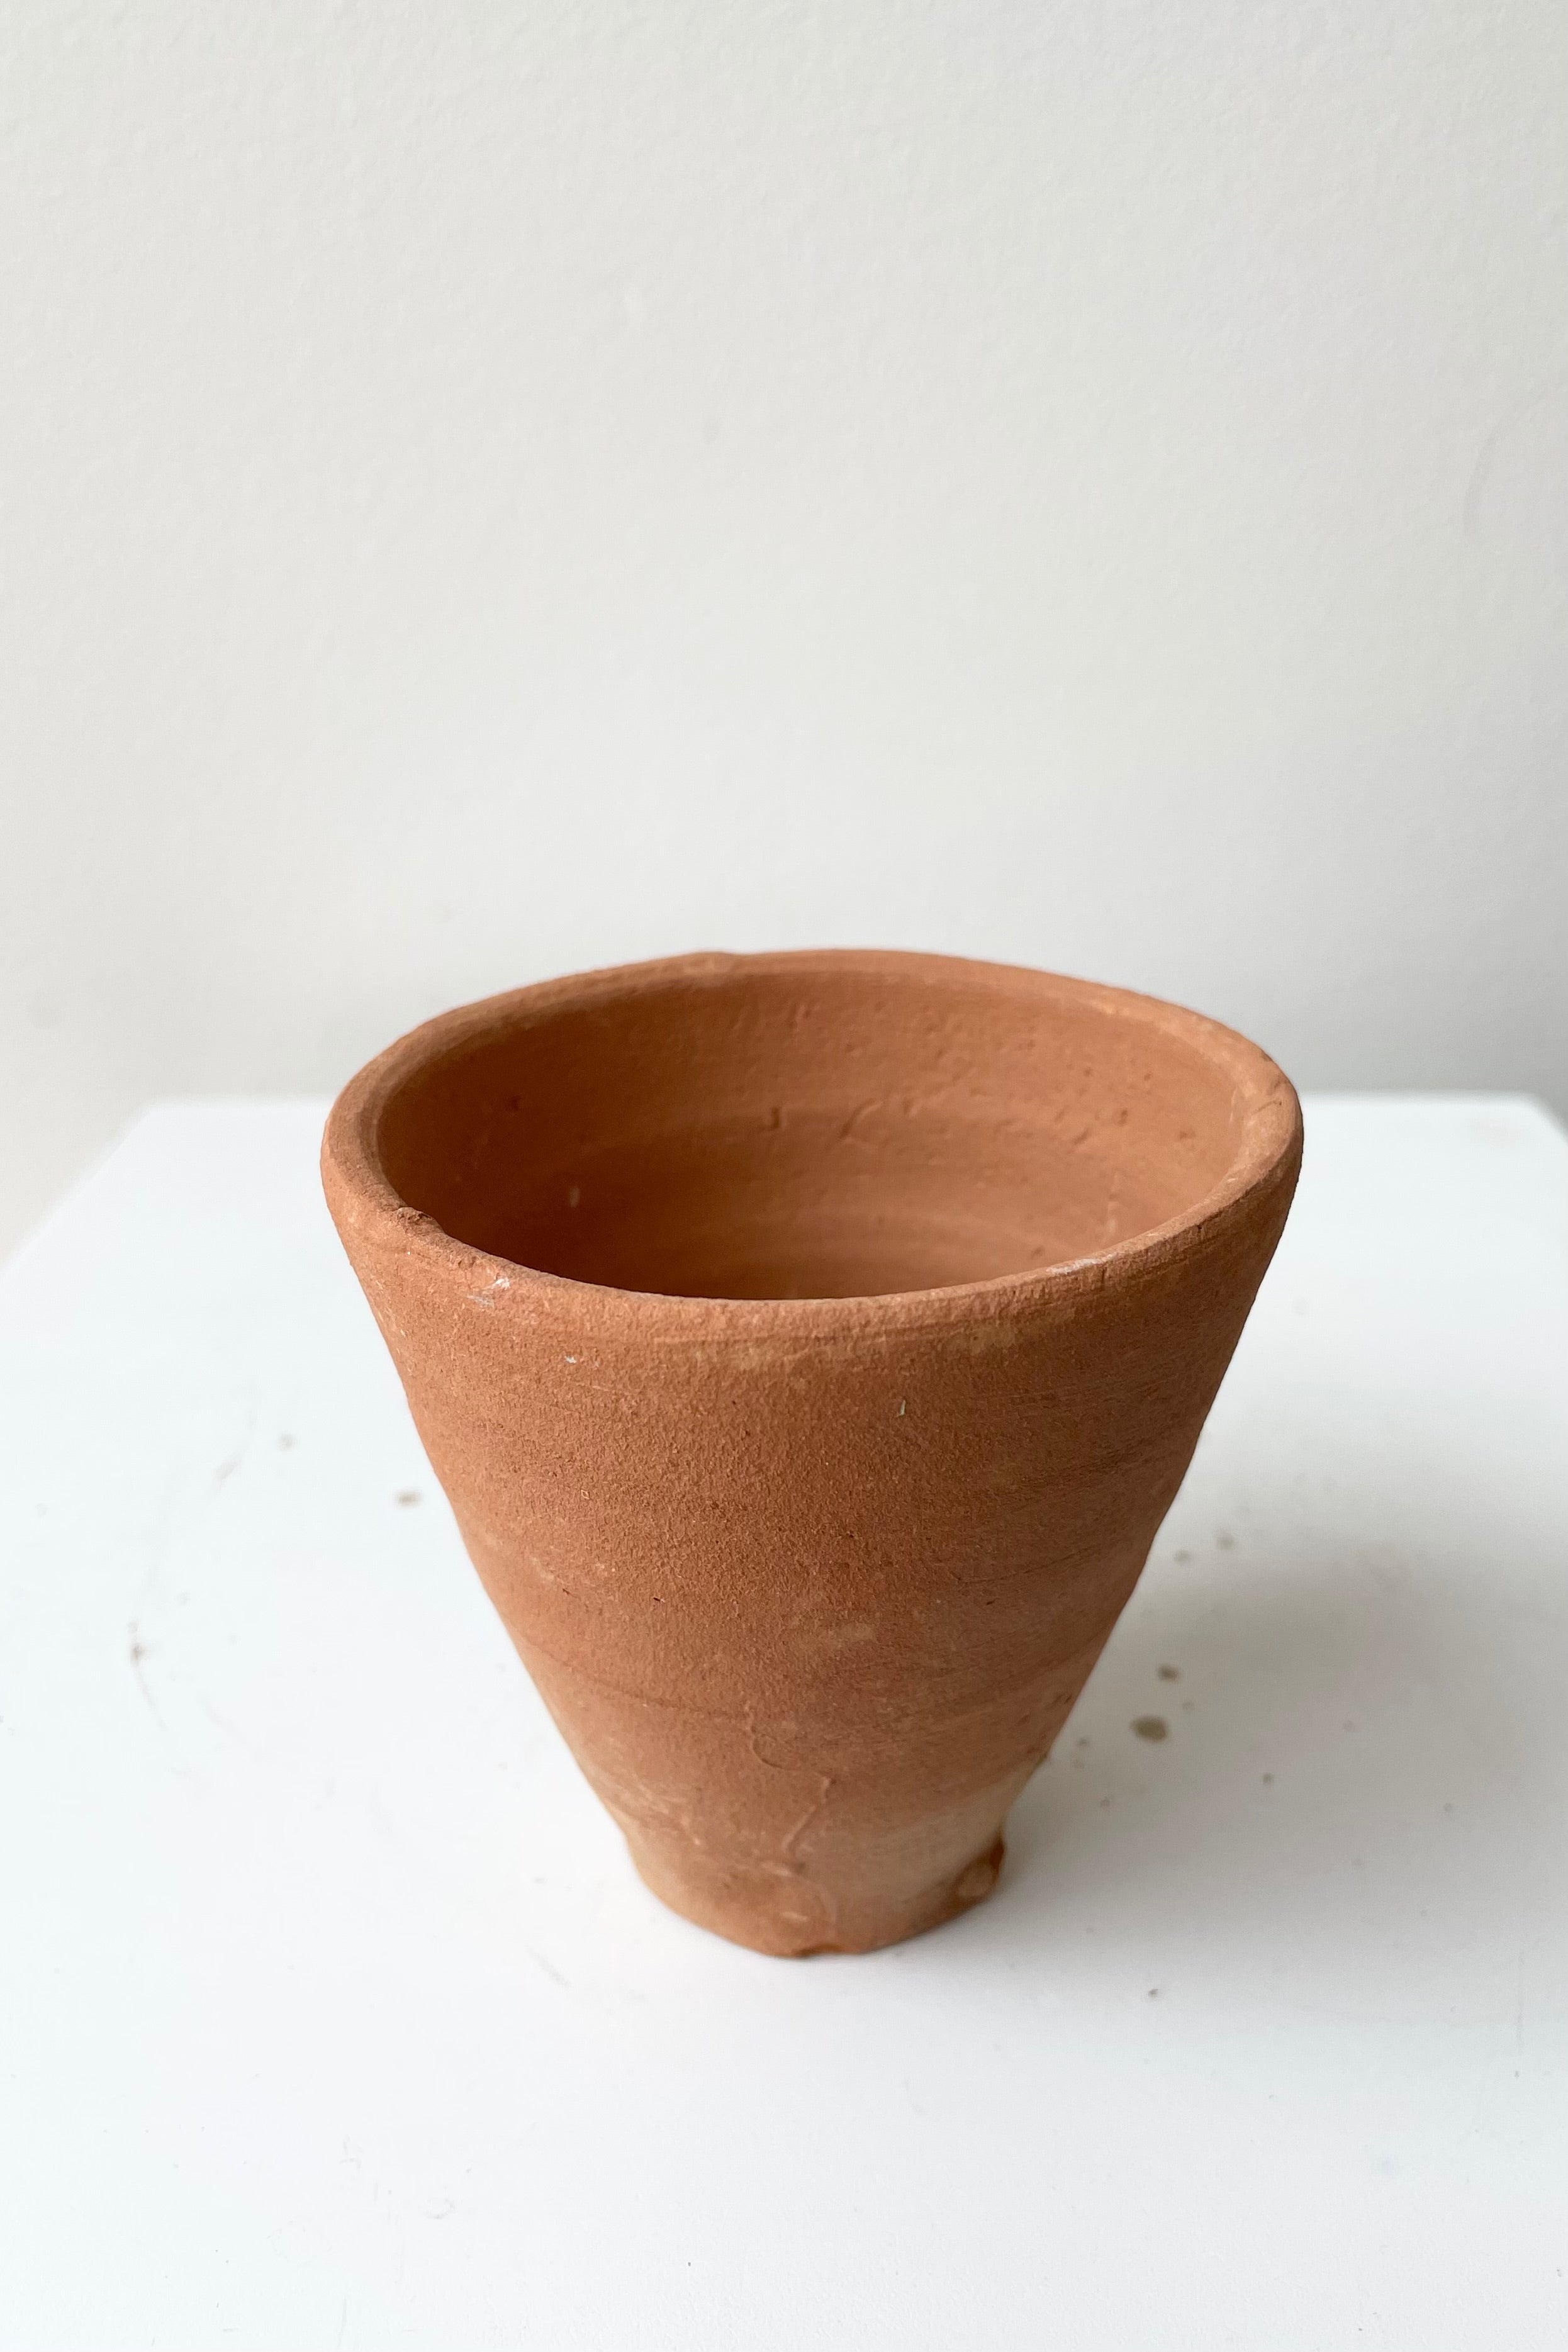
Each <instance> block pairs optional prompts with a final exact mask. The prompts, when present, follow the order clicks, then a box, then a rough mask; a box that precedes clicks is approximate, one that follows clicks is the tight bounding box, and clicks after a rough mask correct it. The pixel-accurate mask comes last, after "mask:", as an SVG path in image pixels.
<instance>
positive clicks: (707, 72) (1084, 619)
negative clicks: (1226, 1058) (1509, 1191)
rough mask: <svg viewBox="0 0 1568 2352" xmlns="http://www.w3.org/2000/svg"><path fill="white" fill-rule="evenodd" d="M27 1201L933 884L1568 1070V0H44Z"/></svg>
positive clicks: (936, 937) (23, 148)
mask: <svg viewBox="0 0 1568 2352" xmlns="http://www.w3.org/2000/svg"><path fill="white" fill-rule="evenodd" d="M3 35H4V39H5V45H6V49H7V54H6V55H5V58H4V59H3V61H0V112H3V115H4V165H3V170H4V184H3V186H0V236H3V238H4V241H5V273H4V293H3V297H0V304H3V307H0V320H3V331H0V466H3V467H4V472H5V525H4V562H5V579H4V589H3V599H4V602H3V609H0V658H3V665H4V691H3V695H0V728H3V733H4V740H3V742H0V761H3V768H0V775H3V789H4V793H5V809H4V812H3V823H0V958H3V972H4V988H3V1008H0V1055H3V1066H0V1086H3V1088H4V1094H3V1099H4V1102H5V1159H4V1166H5V1175H4V1186H5V1190H4V1197H3V1202H0V1208H3V1212H4V1220H5V1231H7V1232H10V1231H15V1230H16V1226H17V1224H18V1223H20V1221H21V1220H23V1219H24V1218H25V1217H26V1216H27V1215H28V1214H30V1213H33V1212H34V1211H36V1209H37V1207H38V1206H39V1205H40V1204H41V1203H42V1202H43V1201H44V1200H45V1199H46V1198H47V1195H48V1193H49V1192H51V1190H52V1189H53V1188H54V1187H55V1186H56V1185H57V1184H58V1182H59V1181H62V1180H63V1179H64V1178H65V1177H66V1176H67V1175H68V1173H69V1172H70V1171H72V1170H73V1169H74V1167H75V1166H76V1165H77V1164H78V1163H79V1161H80V1160H81V1159H82V1158H83V1157H84V1156H85V1155H86V1154H87V1153H89V1151H90V1150H93V1149H94V1148H96V1146H97V1145H98V1144H99V1143H100V1140H101V1139H103V1138H104V1137H105V1136H106V1135H107V1134H108V1133H109V1132H110V1130H112V1129H113V1128H114V1127H115V1125H116V1124H117V1123H118V1122H119V1121H120V1120H121V1118H122V1117H123V1116H124V1115H125V1114H126V1113H127V1112H128V1111H129V1110H130V1109H131V1108H132V1107H133V1106H134V1105H135V1104H137V1103H138V1102H140V1101H142V1099H144V1098H145V1097H149V1096H153V1095H157V1094H164V1093H170V1092H181V1093H184V1092H191V1091H205V1090H209V1089H220V1088H221V1089H235V1088H246V1089H289V1090H298V1089H304V1088H315V1087H321V1088H325V1087H331V1086H332V1085H333V1084H334V1083H335V1082H336V1081H338V1080H339V1079H341V1078H342V1076H345V1075H346V1074H347V1072H348V1071H349V1070H350V1068H351V1067H352V1066H353V1065H354V1064H355V1063H356V1062H357V1061H358V1060H359V1059H361V1058H363V1055H366V1054H367V1053H369V1052H370V1051H371V1050H372V1049H373V1048H374V1047H375V1046H377V1045H380V1044H382V1043H383V1042H384V1040H385V1039H386V1038H388V1037H389V1036H391V1035H392V1034H394V1033H395V1031H397V1030H398V1029H400V1028H402V1027H404V1026H405V1025H407V1024H409V1023H411V1022H412V1021H414V1020H415V1019H416V1018H417V1017H419V1016H420V1015H422V1014H424V1013H428V1012H431V1011H434V1010H435V1009H437V1007H438V1006H441V1005H443V1004H446V1003H451V1002H453V1001H455V1000H457V999H459V998H461V997H464V996H468V995H472V994H476V993H479V992H484V991H488V990H491V989H495V988H500V987H502V986H506V985H509V984H511V983H513V982H518V981H520V980H522V979H525V978H530V977H533V976H536V975H539V974H542V973H545V972H549V971H556V970H560V969H566V968H570V967H573V966H577V965H582V964H585V963H592V962H596V961H610V960H615V959H618V958H621V957H628V956H637V955H644V954H650V953H655V952H658V951H662V950H674V949H678V948H682V947H687V946H691V945H698V944H702V945H712V944H717V945H731V946H747V945H755V944H763V943H767V942H773V943H791V942H801V941H810V940H835V941H845V942H862V941H889V942H895V943H905V944H917V945H930V946H940V947H946V948H951V949H957V950H969V951H973V952H977V953H981V954H988V955H995V956H1002V957H1011V958H1016V959H1018V960H1021V961H1031V962H1040V963H1046V964H1052V965H1057V966H1060V967H1062V968H1065V969H1068V970H1072V971H1086V972H1089V973H1093V974H1096V975H1098V976H1100V977H1104V978H1109V979H1113V980H1120V981H1125V982H1131V983H1134V984H1136V985H1140V986H1142V987H1146V988H1151V989H1154V990H1156V991H1159V992H1163V993H1167V994H1171V995H1174V996H1177V997H1181V998H1184V999H1185V1000H1187V1001H1189V1002H1191V1003H1196V1004H1198V1005H1201V1006H1203V1007H1204V1008H1205V1009H1206V1010H1208V1011H1211V1012H1213V1013H1218V1014H1220V1015H1221V1016H1223V1017H1224V1018H1226V1019H1227V1020H1230V1021H1233V1022H1235V1023H1237V1024H1239V1025H1240V1026H1241V1027H1243V1028H1245V1029H1247V1030H1249V1031H1251V1032H1253V1033H1254V1034H1257V1035H1258V1036H1259V1037H1260V1038H1261V1039H1262V1040H1263V1041H1264V1042H1265V1043H1267V1044H1268V1045H1269V1046H1270V1047H1271V1048H1272V1049H1273V1050H1274V1051H1275V1052H1276V1053H1278V1054H1279V1056H1280V1057H1281V1059H1282V1060H1283V1061H1284V1062H1285V1063H1286V1064H1287V1066H1289V1068H1290V1069H1291V1070H1292V1072H1293V1074H1294V1075H1296V1076H1298V1077H1299V1078H1300V1080H1301V1081H1303V1082H1307V1083H1312V1084H1317V1085H1337V1086H1351V1087H1355V1086H1379V1085H1394V1086H1448V1085H1462V1086H1479V1087H1486V1086H1500V1087H1532V1088H1535V1089H1538V1090H1542V1091H1545V1092H1546V1093H1547V1094H1549V1095H1551V1096H1552V1097H1555V1099H1556V1101H1557V1102H1558V1103H1559V1104H1560V1105H1568V1033H1565V1026H1564V1013H1565V1010H1568V918H1565V916H1564V910H1563V901H1564V884H1565V882H1568V791H1565V788H1564V764H1565V745H1568V725H1565V722H1568V660H1565V658H1564V654H1565V642H1564V641H1565V632H1564V618H1565V613H1568V457H1565V452H1568V256H1565V254H1564V223H1565V218H1568V11H1564V9H1563V5H1562V0H1500V5H1492V6H1488V5H1484V0H1331V5H1313V0H1174V5H1173V0H1121V5H1105V6H1100V5H1087V6H1086V5H1067V0H986V5H975V0H967V5H957V0H946V4H945V5H944V4H943V0H897V5H895V0H824V5H816V6H808V5H758V0H740V5H711V0H644V5H640V6H636V7H633V6H626V7H620V6H612V5H601V0H549V5H542V4H541V5H530V4H529V0H468V5H461V0H426V5H414V0H379V5H372V0H357V4H356V0H349V5H340V6H333V7H328V6H325V5H322V0H250V5H244V0H237V5H223V6H216V7H215V6H210V5H208V6H200V5H196V0H131V5H118V6H111V5H107V0H103V5H73V0H10V5H8V6H7V8H6V9H5V14H4V19H3Z"/></svg>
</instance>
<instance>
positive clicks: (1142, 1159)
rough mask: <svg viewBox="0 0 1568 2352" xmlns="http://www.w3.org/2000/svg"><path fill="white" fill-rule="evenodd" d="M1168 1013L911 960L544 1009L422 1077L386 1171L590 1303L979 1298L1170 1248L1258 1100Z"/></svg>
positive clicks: (428, 1207) (393, 1113)
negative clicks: (572, 1284) (580, 1287)
mask: <svg viewBox="0 0 1568 2352" xmlns="http://www.w3.org/2000/svg"><path fill="white" fill-rule="evenodd" d="M1163 1010H1164V1009H1163V1008H1162V1007H1160V1006H1159V1005H1156V1004H1153V1003H1149V1002H1147V1001H1146V1000H1142V999H1139V998H1135V997H1124V996H1114V995H1108V994H1106V993H1103V992H1095V991H1091V990H1088V989H1084V990H1081V991H1079V990H1078V989H1075V988H1074V986H1073V985H1072V984H1071V983H1043V982H1039V981H1038V980H1037V979H1035V978H1034V976H1033V975H1029V974H1026V973H1019V974H1016V975H1010V974H1008V973H1006V972H1005V971H998V970H997V969H996V968H995V967H987V966H984V965H974V966H964V965H963V964H954V965H942V964H936V965H934V966H933V965H932V964H931V963H930V962H927V961H922V960H918V959H910V961H909V963H908V964H907V965H903V964H901V963H900V959H898V958H897V957H889V958H886V959H876V960H868V961H866V962H864V963H857V962H855V961H845V962H844V963H841V964H831V963H826V962H824V963H817V962H814V961H812V960H810V959H807V958H803V959H801V960H800V961H799V962H798V963H797V964H795V966H794V967H793V968H792V964H791V960H790V959H788V958H780V959H766V960H759V961H757V962H756V963H748V962H747V961H746V960H744V959H737V960H736V961H734V962H733V963H732V964H728V965H720V966H715V967H714V968H713V969H712V970H708V969H706V968H700V969H697V970H693V969H692V968H691V967H687V968H686V969H684V970H682V969H680V968H679V967H675V968H673V969H671V968H667V969H666V971H664V972H663V973H662V974H660V973H658V972H657V971H656V972H652V973H650V972H648V971H643V972H641V973H636V972H633V973H628V974H627V975H626V978H625V982H624V984H622V985H621V986H619V987H616V986H615V985H613V984H609V985H606V984H605V983H603V982H601V983H599V984H597V985H596V986H592V985H586V984H585V985H584V989H583V992H582V993H581V994H580V995H576V996H574V995H573V994H571V993H570V992H551V993H550V994H547V995H542V996H531V994H530V993H528V992H524V993H523V994H521V995H520V996H518V997H516V998H513V999H510V1000H506V1001H504V1002H503V1003H502V1004H501V1005H500V1006H498V1008H497V1012H496V1014H495V1018H494V1021H493V1023H492V1024H490V1025H489V1026H488V1027H484V1028H481V1029H480V1030H479V1031H478V1032H477V1033H474V1034H469V1035H468V1036H467V1037H466V1038H464V1039H463V1041H462V1042H461V1043H459V1044H457V1045H447V1047H446V1048H445V1049H441V1050H437V1051H434V1052H433V1053H432V1054H431V1055H430V1056H429V1058H427V1059H426V1060H424V1061H422V1062H418V1063H416V1066H414V1067H413V1069H412V1070H411V1072H410V1073H409V1075H408V1076H405V1078H404V1079H403V1080H402V1081H401V1083H400V1084H399V1085H398V1086H397V1087H396V1088H395V1090H394V1092H393V1093H392V1094H391V1096H390V1097H389V1098H388V1100H387V1101H386V1103H385V1105H384V1108H383V1111H382V1115H381V1120H380V1127H379V1133H378V1144H379V1150H380V1157H381V1160H382V1165H383V1168H384V1171H385V1174H386V1176H387V1178H388V1180H389V1181H390V1182H391V1183H392V1185H393V1186H394V1188H395V1191H396V1192H398V1193H399V1194H400V1195H401V1197H402V1198H403V1199H404V1200H405V1201H406V1202H409V1203H411V1204H412V1206H414V1207H415V1208H417V1209H421V1210H424V1211H425V1212H426V1213H428V1214H429V1215H430V1216H432V1217H434V1218H435V1219H436V1221H437V1223H438V1224H440V1225H441V1226H442V1227H443V1228H444V1229H445V1231H446V1232H447V1233H448V1234H451V1235H453V1237H454V1238H455V1239H457V1240H458V1241H462V1242H466V1243H468V1244H471V1245H473V1246H474V1247H476V1248H479V1249H484V1250H488V1251H489V1252H491V1253H492V1254H493V1255H496V1256H499V1257H503V1258H508V1259H510V1260H512V1261H513V1262H514V1263H516V1264H517V1265H524V1266H531V1267H536V1268H538V1269H539V1270H541V1271H542V1272H544V1273H548V1274H554V1275H564V1276H570V1277H572V1278H573V1279H574V1280H575V1281H578V1282H588V1283H596V1284H605V1285H610V1286H614V1287H616V1288H617V1289H622V1290H637V1291H652V1292H659V1293H663V1294H667V1295H676V1296H683V1297H704V1298H845V1297H876V1296H881V1295H886V1294H888V1293H890V1292H896V1291H910V1290H928V1289H933V1288H938V1287H942V1286H947V1285H951V1284H956V1283H967V1282H974V1281H980V1280H984V1279H986V1278H987V1277H990V1276H997V1275H1005V1274H1015V1273H1023V1272H1025V1271H1028V1270H1032V1269H1036V1268H1038V1267H1043V1266H1048V1265H1058V1264H1060V1263H1062V1262H1064V1261H1066V1260H1070V1259H1073V1258H1079V1257H1085V1256H1089V1255H1093V1254H1094V1253H1096V1252H1098V1251H1100V1250H1103V1249H1105V1248H1107V1247H1109V1246H1110V1244H1113V1243H1116V1242H1121V1241H1126V1240H1128V1239H1130V1238H1132V1237H1133V1236H1135V1235H1137V1234H1140V1233H1142V1232H1145V1231H1147V1230H1149V1229H1150V1228H1152V1227H1153V1226H1156V1225H1162V1224H1164V1223H1167V1222H1168V1221H1169V1220H1170V1219H1172V1218H1174V1217H1179V1216H1181V1215H1182V1214H1183V1213H1185V1212H1186V1211H1188V1210H1190V1209H1192V1208H1194V1207H1195V1206H1196V1204H1197V1203H1198V1202H1200V1201H1201V1200H1202V1199H1203V1198H1204V1197H1205V1194H1206V1193H1207V1192H1209V1191H1210V1190H1211V1189H1212V1188H1213V1186H1214V1185H1215V1183H1216V1182H1217V1181H1219V1179H1220V1178H1221V1177H1222V1176H1223V1175H1224V1174H1225V1172H1226V1169H1227V1167H1228V1166H1229V1165H1230V1164H1231V1161H1232V1160H1233V1158H1234V1157H1235V1154H1236V1150H1237V1142H1238V1139H1239V1136H1240V1132H1241V1127H1242V1122H1243V1119H1244V1117H1245V1113H1246V1108H1247V1104H1246V1101H1245V1099H1244V1097H1243V1096H1242V1093H1241V1091H1240V1089H1239V1087H1238V1085H1237V1080H1236V1077H1235V1076H1234V1075H1233V1069H1232V1068H1231V1067H1227V1066H1226V1062H1225V1060H1224V1059H1223V1058H1222V1057H1221V1056H1220V1055H1218V1054H1215V1055H1213V1056H1211V1055H1207V1054H1205V1052H1204V1050H1203V1046H1202V1042H1201V1039H1202V1034H1203V1033H1202V1032H1201V1030H1200V1031H1199V1032H1198V1033H1197V1036H1196V1037H1195V1038H1194V1034H1193V1030H1192V1028H1191V1027H1188V1028H1187V1029H1185V1030H1183V1029H1182V1028H1181V1027H1180V1025H1179V1024H1177V1025H1172V1024H1170V1021H1169V1016H1165V1017H1164V1018H1163V1017H1162V1016H1163ZM1223 1034H1224V1033H1223V1032H1216V1033H1215V1035H1216V1036H1223Z"/></svg>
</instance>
